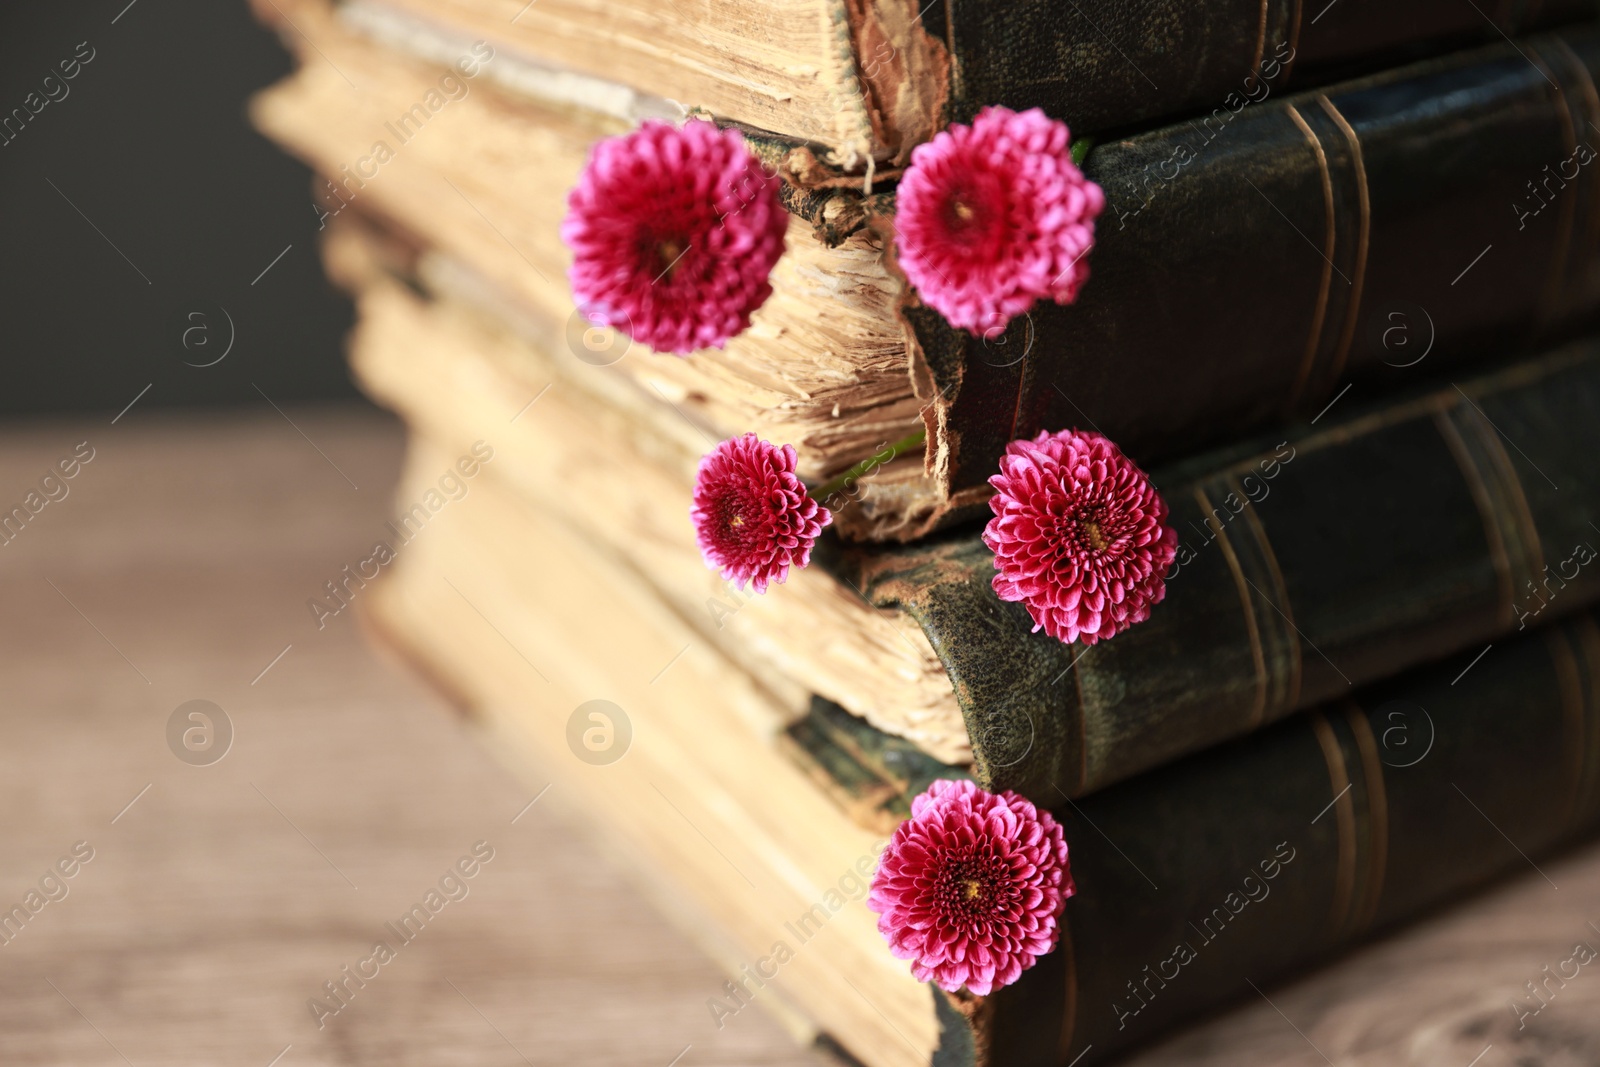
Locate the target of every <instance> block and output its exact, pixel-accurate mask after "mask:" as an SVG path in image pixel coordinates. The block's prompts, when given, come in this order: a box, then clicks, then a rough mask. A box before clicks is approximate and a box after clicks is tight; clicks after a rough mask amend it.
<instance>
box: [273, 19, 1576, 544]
mask: <svg viewBox="0 0 1600 1067" xmlns="http://www.w3.org/2000/svg"><path fill="white" fill-rule="evenodd" d="M320 10H321V9H319V8H318V7H316V5H314V4H308V5H307V9H306V10H305V11H298V12H297V15H296V25H297V26H299V27H301V28H302V29H303V30H304V32H305V33H306V34H307V35H308V36H307V40H310V41H313V42H315V46H316V47H315V50H313V49H311V48H309V47H307V46H306V45H305V44H303V43H302V44H301V47H302V48H304V49H305V54H304V63H303V66H302V68H301V70H300V71H299V73H297V74H296V75H295V76H294V77H293V78H292V79H290V80H289V81H288V82H286V83H284V84H282V85H280V86H278V87H276V88H274V89H273V90H271V91H269V92H268V93H267V94H265V95H264V96H263V97H261V98H260V99H259V100H258V101H257V103H256V106H255V108H254V114H255V117H256V120H257V122H258V123H259V124H260V125H262V127H263V128H264V129H266V130H268V131H269V132H270V133H271V134H272V135H273V136H274V137H276V138H278V139H279V140H281V141H283V142H284V143H285V144H287V145H288V146H289V147H291V148H292V149H293V150H294V151H296V152H298V153H299V154H301V155H303V156H304V157H305V158H307V159H308V160H309V161H310V162H312V164H313V165H315V166H316V167H318V168H319V169H320V170H321V171H322V172H323V173H324V174H326V175H328V176H329V178H330V179H331V183H332V184H331V185H330V186H329V188H331V189H333V190H334V192H333V193H332V194H331V196H332V199H329V200H327V203H326V208H327V210H328V211H329V212H330V213H335V212H337V213H343V212H344V211H346V210H360V211H365V212H368V213H370V214H374V215H378V216H382V217H384V218H385V219H387V220H389V222H390V224H391V225H392V226H394V227H396V228H399V229H403V230H406V231H409V233H410V237H411V239H412V240H413V241H414V243H415V244H417V245H418V247H419V248H421V249H423V250H426V251H428V252H429V253H431V254H432V255H433V256H434V257H435V259H436V260H438V261H442V262H448V263H449V264H451V265H452V270H451V272H450V273H451V276H452V277H453V278H454V279H456V282H457V283H458V287H459V288H462V289H465V290H471V291H472V292H473V293H474V294H476V298H478V299H480V300H493V301H495V302H498V303H499V304H501V305H504V306H506V307H508V308H510V309H512V311H511V313H512V314H517V315H521V316H522V317H524V318H526V319H527V320H528V321H529V322H530V324H531V325H532V326H533V328H535V329H536V330H538V331H541V332H542V333H543V334H544V335H545V336H546V338H547V340H546V342H545V344H546V347H548V348H550V349H552V350H563V349H566V350H570V351H571V352H572V353H573V358H574V359H576V360H579V361H586V362H594V363H608V364H611V366H610V367H609V368H608V369H609V371H610V373H613V374H615V375H617V376H618V377H620V378H625V379H627V380H628V381H630V382H631V383H632V384H633V385H634V386H635V387H636V388H637V389H639V390H642V391H643V392H644V393H645V394H646V395H647V396H649V397H651V398H653V400H654V401H655V402H657V403H660V404H663V405H671V410H672V411H673V417H677V416H678V415H680V414H681V416H682V417H683V418H686V419H688V420H690V421H692V422H693V423H694V424H695V425H696V426H697V427H699V429H700V430H701V431H702V432H704V434H705V436H706V437H707V438H709V439H711V440H716V439H719V438H722V437H727V436H731V435H733V434H735V433H739V432H743V431H746V430H753V431H755V432H757V433H759V434H761V435H762V436H763V437H764V438H766V439H768V440H773V441H781V442H785V443H790V444H793V445H795V447H796V448H797V450H798V452H799V455H800V470H801V473H802V476H803V477H806V478H807V479H809V480H811V481H812V482H813V483H814V484H817V483H824V482H827V481H828V480H830V479H832V478H835V477H837V476H839V475H841V474H843V473H844V472H847V471H849V470H851V469H853V468H855V467H857V466H859V465H861V464H864V463H865V464H869V465H870V464H872V463H873V457H874V456H883V455H890V454H893V453H894V452H895V451H896V449H895V448H894V447H892V446H900V445H905V446H907V447H910V448H911V449H912V453H911V454H910V455H905V456H902V457H901V458H900V459H898V460H895V461H894V462H891V463H888V465H887V466H885V467H882V468H881V470H880V471H879V476H878V477H876V478H873V479H869V480H866V481H863V482H862V483H861V491H860V500H859V506H858V507H855V508H852V509H849V510H847V511H845V512H843V513H841V514H840V516H839V526H840V531H841V533H842V534H844V535H845V536H846V537H850V538H858V539H868V540H879V539H908V538H914V537H916V536H920V535H922V534H924V533H926V532H928V531H929V530H931V529H934V528H937V527H939V526H941V525H943V524H948V523H950V522H952V521H954V520H958V519H962V518H967V519H970V518H974V517H977V516H979V515H981V514H983V512H984V507H985V501H986V499H987V496H988V494H989V492H990V489H989V486H988V485H987V483H986V479H987V477H988V476H989V475H990V474H992V473H993V472H994V470H995V469H996V461H997V459H998V457H999V455H1000V453H1001V451H1002V450H1003V448H1004V446H1005V444H1006V442H1008V441H1010V440H1012V439H1014V438H1016V437H1021V436H1031V435H1032V434H1034V433H1036V432H1037V431H1038V430H1040V429H1060V428H1062V427H1064V426H1069V425H1077V426H1093V427H1096V428H1098V429H1100V430H1101V431H1103V432H1104V433H1106V434H1108V435H1109V436H1111V437H1112V438H1113V439H1114V440H1117V441H1118V442H1119V443H1120V444H1121V445H1122V446H1123V447H1124V448H1125V449H1126V450H1127V451H1128V452H1129V454H1130V455H1132V456H1134V457H1135V458H1136V459H1138V460H1139V461H1140V462H1142V463H1145V464H1147V465H1148V464H1150V463H1153V462H1157V461H1160V460H1162V459H1163V458H1169V457H1172V456H1175V455H1179V454H1183V453H1185V452H1187V451H1190V450H1192V449H1193V448H1194V447H1195V446H1196V445H1199V444H1201V443H1205V442H1215V441H1217V440H1219V439H1221V438H1225V437H1232V436H1237V435H1239V434H1241V433H1245V432H1247V431H1249V430H1251V429H1252V428H1259V427H1262V426H1266V425H1270V424H1275V423H1280V422H1282V421H1283V420H1285V419H1291V418H1295V417H1303V418H1311V417H1314V416H1316V415H1318V414H1319V413H1320V412H1321V411H1323V410H1324V409H1325V408H1327V407H1328V405H1329V404H1330V403H1333V402H1335V401H1338V400H1340V398H1341V397H1342V396H1343V389H1344V387H1345V386H1347V385H1349V384H1350V383H1352V382H1355V383H1359V384H1357V385H1355V386H1354V387H1355V388H1357V389H1359V390H1361V391H1362V392H1370V391H1383V390H1389V389H1393V388H1397V387H1400V386H1402V385H1404V384H1406V383H1409V382H1413V381H1416V380H1418V379H1421V378H1425V377H1429V376H1432V377H1433V378H1435V379H1440V378H1442V377H1443V376H1444V375H1445V374H1448V373H1450V372H1452V370H1458V369H1459V368H1460V367H1461V365H1462V364H1463V363H1464V362H1468V361H1471V360H1474V359H1482V358H1485V357H1488V356H1497V355H1504V354H1507V353H1510V352H1514V351H1518V350H1522V349H1526V348H1527V347H1528V346H1530V345H1533V344H1535V343H1536V342H1539V341H1540V340H1541V339H1546V338H1550V337H1553V336H1556V335H1559V334H1562V333H1565V332H1568V331H1571V330H1573V329H1575V328H1577V327H1578V326H1579V325H1580V324H1582V323H1585V322H1587V321H1589V320H1590V319H1591V318H1592V317H1593V313H1594V310H1595V308H1596V305H1597V303H1600V275H1597V273H1596V270H1595V264H1596V252H1597V248H1600V199H1597V186H1600V167H1596V166H1594V165H1591V160H1593V158H1594V155H1595V153H1594V150H1593V149H1592V148H1591V146H1590V140H1589V138H1590V135H1591V133H1592V131H1594V130H1595V129H1600V98H1597V96H1596V93H1595V91H1594V86H1593V71H1594V70H1596V69H1597V68H1600V30H1597V29H1593V28H1585V29H1574V30H1571V31H1567V32H1564V33H1561V34H1554V35H1546V36H1535V37H1531V38H1528V39H1525V40H1523V41H1521V42H1517V43H1515V44H1513V43H1502V44H1500V45H1496V46H1493V47H1489V48H1485V49H1480V50H1477V51H1473V52H1468V53H1462V54H1457V55H1452V56H1449V57H1446V58H1443V59H1438V60H1430V61H1428V62H1425V63H1422V64H1419V65H1415V66H1411V67H1406V68H1402V69H1399V70H1395V71H1391V72H1388V73H1386V74H1383V75H1380V76H1377V77H1374V78H1371V79H1367V80H1364V81H1358V82H1353V83H1345V84H1343V85H1340V86H1336V87H1332V88H1329V89H1326V90H1323V91H1319V92H1315V93H1311V94H1306V95H1300V96H1293V97H1277V96H1272V97H1269V98H1266V99H1263V100H1262V101H1261V102H1260V103H1253V104H1248V105H1246V104H1240V105H1239V107H1238V108H1233V107H1223V108H1219V109H1218V110H1217V111H1215V112H1213V113H1212V114H1211V115H1209V116H1205V117H1203V118H1201V119H1200V120H1198V121H1195V122H1188V123H1181V124H1178V125H1175V126H1169V127H1166V128H1163V129H1159V130H1155V131H1152V132H1149V133H1144V134H1139V135H1136V136H1131V137H1127V138H1123V139H1119V140H1113V141H1107V142H1104V143H1102V144H1100V145H1098V146H1096V147H1095V149H1094V150H1093V151H1092V152H1091V153H1090V154H1089V156H1088V159H1087V161H1086V163H1085V167H1086V170H1087V171H1088V173H1089V174H1090V176H1091V177H1093V178H1094V179H1095V180H1097V181H1098V182H1100V183H1101V185H1102V186H1103V187H1104V188H1105V190H1106V193H1107V197H1108V207H1107V210H1106V213H1105V215H1103V216H1102V219H1101V223H1100V233H1099V243H1098V245H1097V247H1096V249H1095V251H1094V253H1093V257H1094V258H1093V261H1092V262H1093V278H1092V279H1091V280H1090V282H1089V283H1088V285H1087V286H1086V287H1085V289H1084V291H1083V294H1082V297H1081V298H1080V301H1079V302H1078V303H1077V304H1076V305H1074V306H1071V307H1057V306H1055V305H1048V306H1041V307H1038V308H1036V309H1035V310H1034V311H1033V312H1032V313H1031V314H1029V315H1028V316H1025V317H1024V318H1021V319H1018V320H1016V321H1015V322H1013V324H1012V326H1011V328H1010V330H1009V331H1007V333H1006V334H1004V335H1003V336H999V337H995V338H991V339H988V340H980V339H976V338H973V337H972V336H970V335H968V334H965V333H962V332H959V331H954V330H952V329H950V328H949V327H948V326H947V325H946V324H945V323H944V322H943V320H942V319H941V318H940V317H939V316H938V315H937V314H936V313H934V312H932V311H931V310H929V309H926V308H922V307H918V306H916V301H915V297H914V294H912V293H910V292H909V291H908V290H907V289H906V288H905V286H904V285H903V284H902V283H901V281H900V280H899V278H898V275H897V274H896V272H895V270H894V267H893V263H892V257H889V256H887V255H886V251H885V241H884V239H883V236H882V233H883V232H886V227H887V226H889V225H892V214H891V213H892V207H893V198H892V194H879V195H875V196H873V197H868V198H863V197H861V196H860V195H859V194H858V193H855V192H852V191H848V190H842V189H834V190H824V191H821V192H814V193H805V192H801V191H798V190H797V191H796V192H794V194H793V195H792V196H791V206H792V208H793V210H795V211H797V212H799V215H797V216H796V217H795V219H794V221H793V224H792V226H791V229H790V236H789V251H788V253H787V254H786V256H785V258H784V260H783V261H782V262H781V263H780V265H779V267H778V269H777V271H776V272H775V274H774V278H773V284H774V290H775V291H774V294H773V296H772V298H771V299H770V300H769V301H768V303H767V304H766V306H764V307H763V308H762V309H761V310H760V311H758V312H757V314H756V316H755V318H754V325H753V326H752V328H751V329H750V330H749V331H747V332H746V333H745V334H744V335H742V336H740V337H738V338H735V339H734V340H733V341H732V342H730V344H729V345H728V347H727V349H726V350H723V351H708V352H702V353H696V354H694V355H692V356H690V357H689V358H687V359H679V358H676V357H672V356H657V355H652V354H650V353H647V352H644V351H643V350H642V349H639V348H637V347H632V348H630V346H629V344H628V343H627V341H626V340H625V339H622V338H619V337H616V336H614V335H610V334H608V333H607V332H606V331H595V330H590V329H588V328H587V326H586V324H585V323H584V322H583V320H582V317H581V315H580V313H579V312H578V310H577V309H575V308H574V307H573V306H572V303H571V299H570V293H569V291H568V287H567V285H566V281H565V272H566V266H567V262H568V256H567V252H566V250H565V248H563V247H562V245H561V242H560V239H559V235H558V227H559V220H560V218H561V216H562V214H563V212H564V196H565V191H566V189H567V188H569V187H570V185H571V184H572V182H573V181H574V180H575V178H576V175H577V173H578V171H579V168H580V167H581V165H582V162H583V159H584V157H585V153H586V152H587V150H588V147H589V145H590V144H591V143H592V141H593V140H594V139H595V138H596V137H598V136H600V135H602V134H604V133H608V132H616V130H618V129H621V128H623V127H622V124H621V123H619V122H617V121H616V120H614V119H610V120H608V119H604V118H603V117H602V116H599V115H598V114H597V113H596V112H593V111H585V110H583V109H581V108H578V107H575V106H573V105H572V104H571V103H570V101H568V102H565V103H553V102H552V100H553V99H554V97H555V95H556V94H555V93H554V90H553V89H551V88H550V87H551V84H552V83H551V82H550V76H549V75H548V73H547V72H540V71H534V70H529V69H527V68H525V67H519V66H518V65H517V64H518V62H519V60H518V58H517V57H516V56H513V55H500V54H496V55H495V56H493V57H492V58H491V59H489V60H486V61H484V62H482V63H479V64H478V67H479V69H480V71H481V72H480V74H479V75H478V76H477V78H476V79H475V80H471V81H470V83H469V82H468V81H463V80H461V79H459V78H454V76H452V79H453V83H454V84H456V86H457V91H455V93H454V96H453V98H451V99H448V100H446V98H445V97H443V96H441V95H439V94H438V92H437V84H436V83H439V81H440V78H441V75H440V74H439V67H437V66H436V65H433V64H432V63H430V62H429V61H427V60H424V59H421V58H415V57H408V56H407V55H405V54H402V53H400V52H399V51H397V50H396V49H394V48H390V47H386V46H379V45H377V44H374V43H373V41H372V39H371V36H370V34H369V33H368V32H367V28H366V27H365V26H364V25H359V24H352V23H351V22H350V21H349V20H348V19H346V20H344V21H341V20H338V19H335V18H333V17H331V16H330V15H328V13H327V12H326V11H322V12H321V14H320V15H319V14H317V12H318V11H320ZM1330 17H1332V16H1331V15H1330ZM291 39H292V40H298V38H291ZM461 47H462V48H466V46H465V45H462V46H461ZM423 51H424V50H423V49H422V48H421V46H419V47H418V49H417V51H416V55H417V56H420V55H421V54H422V52H423ZM430 54H432V53H430ZM445 54H449V53H448V49H447V50H446V53H445ZM346 78H351V79H355V80H357V81H359V83H360V84H361V85H362V86H363V91H362V92H360V93H354V92H352V91H351V89H350V85H349V84H347V81H346ZM429 92H434V95H435V97H437V99H438V101H439V104H440V106H439V109H438V113H437V114H433V115H431V117H429V116H428V115H427V109H425V108H424V109H423V110H424V113H425V117H426V121H427V126H426V129H425V131H424V132H422V133H420V134H416V135H415V136H410V137H408V138H407V139H406V140H404V141H401V140H399V139H398V138H396V137H395V135H394V133H393V132H391V131H392V129H393V128H394V122H395V120H396V118H397V116H405V115H408V114H412V113H413V111H414V110H415V108H416V107H417V106H418V104H417V102H418V101H420V100H424V99H427V94H428V93H429ZM408 109H412V110H408ZM608 123H609V124H608ZM403 125H404V124H403ZM406 129H410V127H409V126H407V127H406ZM375 141H376V142H377V144H378V145H383V146H386V147H387V148H389V149H392V156H391V155H390V154H388V153H384V152H379V151H378V149H377V147H376V145H375V143H374V142H375ZM391 141H394V142H395V143H394V144H390V142H391ZM374 153H376V154H377V156H379V157H381V158H379V159H378V160H377V161H374ZM352 168H355V169H354V170H352ZM363 168H365V169H363ZM358 172H359V173H358ZM363 175H369V177H363ZM324 192H325V193H326V192H327V190H324ZM802 216H803V218H802ZM813 224H814V226H813ZM819 234H820V236H819ZM438 273H439V274H440V275H441V277H442V276H443V273H444V272H442V271H441V272H438ZM822 308H825V309H826V311H825V313H824V312H819V309H822ZM1357 395H1360V393H1358V394H1357ZM1342 402H1344V403H1348V402H1349V401H1348V400H1345V401H1342ZM664 410H667V409H666V408H664ZM919 432H921V433H923V435H924V438H925V440H924V442H922V443H921V444H920V447H919V443H918V442H917V438H916V435H917V434H918V433H919ZM908 442H909V445H908V444H907V443H908ZM918 453H920V454H921V458H922V460H923V462H922V463H921V464H919V463H918V462H917V454H918Z"/></svg>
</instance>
